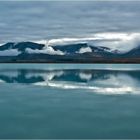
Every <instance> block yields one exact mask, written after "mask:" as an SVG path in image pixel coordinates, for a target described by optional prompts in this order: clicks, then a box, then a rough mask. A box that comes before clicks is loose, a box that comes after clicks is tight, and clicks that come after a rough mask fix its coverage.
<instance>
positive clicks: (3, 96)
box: [0, 64, 140, 139]
mask: <svg viewBox="0 0 140 140" xmlns="http://www.w3.org/2000/svg"><path fill="white" fill-rule="evenodd" d="M0 138H7V139H8V138H13V139H14V138H61V139H62V138H140V65H138V64H136V65H130V64H129V65H124V64H114V65H113V64H106V65H105V64H98V65H97V64H85V65H82V64H1V65H0Z"/></svg>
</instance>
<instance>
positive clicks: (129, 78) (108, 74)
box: [0, 69, 140, 94]
mask: <svg viewBox="0 0 140 140" xmlns="http://www.w3.org/2000/svg"><path fill="white" fill-rule="evenodd" d="M0 83H18V84H27V85H28V84H30V85H34V86H44V87H51V88H59V89H77V90H78V89H80V90H81V89H83V90H89V91H92V92H95V93H101V94H126V93H127V94H128V93H133V94H138V93H139V92H140V89H139V85H140V71H139V70H136V71H118V70H95V69H94V70H92V69H90V70H87V69H86V70H84V69H83V70H81V69H71V70H68V69H65V70H63V69H60V70H39V69H38V70H35V69H13V70H12V69H1V70H0Z"/></svg>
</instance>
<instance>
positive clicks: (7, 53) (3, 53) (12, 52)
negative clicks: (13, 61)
mask: <svg viewBox="0 0 140 140" xmlns="http://www.w3.org/2000/svg"><path fill="white" fill-rule="evenodd" d="M20 53H21V52H19V51H18V50H17V49H9V50H4V51H0V56H18V55H19V54H20Z"/></svg>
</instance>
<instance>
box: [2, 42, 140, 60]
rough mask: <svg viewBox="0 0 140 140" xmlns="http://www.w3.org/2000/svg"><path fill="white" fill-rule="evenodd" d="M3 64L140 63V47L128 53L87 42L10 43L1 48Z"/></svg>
mask: <svg viewBox="0 0 140 140" xmlns="http://www.w3.org/2000/svg"><path fill="white" fill-rule="evenodd" d="M0 62H1V63H6V62H7V63H14V62H17V63H18V62H20V63H26V62H27V63H30V62H32V63H140V46H138V47H136V48H134V49H131V50H130V51H128V52H121V51H119V50H111V49H110V48H109V47H104V46H94V45H90V44H88V43H85V42H81V43H73V44H63V45H45V44H39V43H35V42H20V43H14V42H8V43H6V44H3V45H1V46H0Z"/></svg>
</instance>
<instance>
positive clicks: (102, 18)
mask: <svg viewBox="0 0 140 140" xmlns="http://www.w3.org/2000/svg"><path fill="white" fill-rule="evenodd" d="M0 9H1V12H0V42H1V43H5V42H9V41H27V40H28V41H29V40H41V39H57V38H80V37H91V36H93V35H94V34H96V33H103V32H115V33H126V34H129V33H136V32H137V33H139V32H140V14H139V13H140V2H139V1H123V2H121V1H118V2H117V1H67V2H66V1H65V2H64V1H40V2H39V1H19V2H18V1H5V2H4V1H0Z"/></svg>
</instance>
